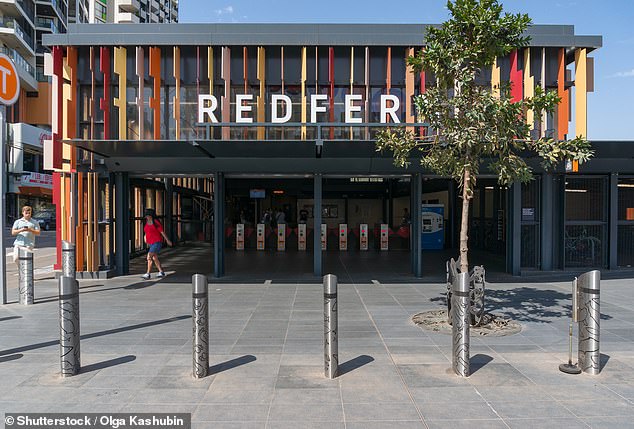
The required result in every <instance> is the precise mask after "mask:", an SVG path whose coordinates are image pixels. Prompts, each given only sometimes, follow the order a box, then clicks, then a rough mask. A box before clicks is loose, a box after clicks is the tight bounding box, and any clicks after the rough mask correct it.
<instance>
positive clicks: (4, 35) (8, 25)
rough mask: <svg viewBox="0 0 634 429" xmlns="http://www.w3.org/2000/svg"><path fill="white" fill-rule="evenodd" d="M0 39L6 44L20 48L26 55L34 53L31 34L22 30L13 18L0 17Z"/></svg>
mask: <svg viewBox="0 0 634 429" xmlns="http://www.w3.org/2000/svg"><path fill="white" fill-rule="evenodd" d="M0 39H2V41H3V42H4V43H5V44H6V45H9V46H11V47H12V48H17V49H20V50H22V51H23V52H24V53H25V54H27V55H28V54H31V55H33V54H34V53H35V51H34V49H35V46H34V44H33V36H31V35H30V34H29V33H27V32H26V31H24V29H23V28H22V27H21V26H20V24H19V23H18V21H17V20H16V19H14V18H10V17H0ZM16 39H17V40H16Z"/></svg>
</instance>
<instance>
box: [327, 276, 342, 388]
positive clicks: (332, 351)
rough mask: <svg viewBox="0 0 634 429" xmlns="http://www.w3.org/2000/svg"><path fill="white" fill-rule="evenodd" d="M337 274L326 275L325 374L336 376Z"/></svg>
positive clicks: (337, 353)
mask: <svg viewBox="0 0 634 429" xmlns="http://www.w3.org/2000/svg"><path fill="white" fill-rule="evenodd" d="M337 331H338V320H337V276H335V275H333V274H327V275H325V276H324V374H325V375H326V377H327V378H335V377H337V375H338V373H339V339H338V336H337Z"/></svg>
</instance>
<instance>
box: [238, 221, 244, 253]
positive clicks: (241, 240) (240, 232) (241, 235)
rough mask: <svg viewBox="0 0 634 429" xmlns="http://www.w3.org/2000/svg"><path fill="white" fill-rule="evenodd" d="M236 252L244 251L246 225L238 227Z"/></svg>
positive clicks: (240, 224) (241, 224)
mask: <svg viewBox="0 0 634 429" xmlns="http://www.w3.org/2000/svg"><path fill="white" fill-rule="evenodd" d="M236 250H244V224H243V223H239V224H237V225H236Z"/></svg>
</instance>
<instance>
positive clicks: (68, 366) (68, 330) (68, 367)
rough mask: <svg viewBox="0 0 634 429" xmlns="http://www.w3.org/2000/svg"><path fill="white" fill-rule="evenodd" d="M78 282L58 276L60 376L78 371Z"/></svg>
mask: <svg viewBox="0 0 634 429" xmlns="http://www.w3.org/2000/svg"><path fill="white" fill-rule="evenodd" d="M79 339H80V331H79V283H78V282H77V280H75V279H74V278H72V277H66V276H61V277H60V278H59V360H60V366H61V373H62V377H70V376H72V375H76V374H77V373H79V369H80V368H81V355H80V347H79Z"/></svg>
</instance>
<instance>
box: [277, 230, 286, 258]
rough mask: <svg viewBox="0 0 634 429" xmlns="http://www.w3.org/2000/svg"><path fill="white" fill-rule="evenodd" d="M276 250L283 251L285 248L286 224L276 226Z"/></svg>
mask: <svg viewBox="0 0 634 429" xmlns="http://www.w3.org/2000/svg"><path fill="white" fill-rule="evenodd" d="M277 250H278V251H280V252H284V251H285V250H286V225H284V224H280V225H278V226H277Z"/></svg>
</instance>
